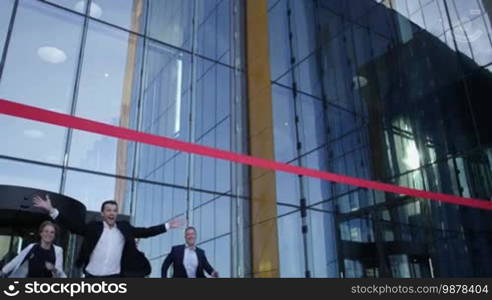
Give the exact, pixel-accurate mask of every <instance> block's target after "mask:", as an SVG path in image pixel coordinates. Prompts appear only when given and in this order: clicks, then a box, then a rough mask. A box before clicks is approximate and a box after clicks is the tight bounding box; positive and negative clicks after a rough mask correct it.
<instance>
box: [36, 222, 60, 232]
mask: <svg viewBox="0 0 492 300" xmlns="http://www.w3.org/2000/svg"><path fill="white" fill-rule="evenodd" d="M46 226H51V227H53V229H55V235H56V234H58V225H56V224H55V223H53V222H51V221H49V220H48V221H44V222H43V223H41V225H39V230H38V233H41V232H42V231H43V230H44V228H45V227H46Z"/></svg>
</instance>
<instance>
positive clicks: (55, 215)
mask: <svg viewBox="0 0 492 300" xmlns="http://www.w3.org/2000/svg"><path fill="white" fill-rule="evenodd" d="M33 205H34V207H37V208H41V209H43V210H44V211H46V212H47V213H48V214H49V215H50V217H51V218H52V219H53V220H54V221H56V222H57V223H59V224H60V225H61V226H63V227H66V228H67V229H68V230H70V231H71V232H73V233H76V234H79V235H85V232H86V226H85V224H82V223H79V222H74V220H72V219H70V218H68V217H66V216H65V214H64V213H63V212H60V211H59V210H58V209H56V208H55V207H53V204H52V203H51V199H50V196H49V195H48V194H47V195H46V198H45V199H43V198H41V197H40V196H38V195H36V196H34V198H33Z"/></svg>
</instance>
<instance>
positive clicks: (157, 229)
mask: <svg viewBox="0 0 492 300" xmlns="http://www.w3.org/2000/svg"><path fill="white" fill-rule="evenodd" d="M56 221H57V222H58V223H60V224H61V225H62V226H65V227H67V228H68V229H69V230H70V231H72V232H74V233H76V234H79V235H82V236H84V241H83V243H82V247H81V249H80V253H79V257H78V259H77V262H76V264H77V266H78V267H81V268H85V267H86V266H87V264H88V263H89V259H90V257H91V254H92V251H94V248H95V247H96V244H97V242H98V241H99V238H100V237H101V235H102V232H103V229H104V225H103V222H102V221H97V222H89V223H87V224H78V223H73V222H71V221H70V220H68V219H67V218H64V217H63V213H62V212H60V213H59V215H58V217H57V218H56ZM116 226H117V227H118V229H119V230H120V232H121V234H122V235H123V237H124V239H125V244H124V246H123V253H122V255H121V265H120V267H121V275H122V276H124V277H144V276H146V275H149V274H150V264H149V263H148V260H147V258H145V255H143V253H141V252H139V251H138V249H137V246H136V244H135V238H146V237H151V236H155V235H158V234H161V233H164V232H166V226H165V225H164V224H161V225H157V226H153V227H148V228H143V227H133V226H132V225H131V224H130V223H128V222H126V221H117V222H116ZM108 275H109V274H108Z"/></svg>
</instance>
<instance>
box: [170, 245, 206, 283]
mask: <svg viewBox="0 0 492 300" xmlns="http://www.w3.org/2000/svg"><path fill="white" fill-rule="evenodd" d="M184 251H185V245H179V246H174V247H173V248H172V249H171V252H170V253H169V255H168V256H167V257H166V259H165V260H164V262H163V263H162V268H161V272H162V278H166V277H167V269H168V268H169V266H170V265H171V264H173V269H174V275H173V277H175V278H187V277H188V275H186V269H185V267H184V264H183V258H184ZM196 256H197V258H198V267H197V268H196V277H198V278H200V277H202V278H203V277H205V273H204V272H203V271H204V270H205V271H206V272H207V273H208V274H212V272H213V271H214V269H213V268H212V266H210V264H209V263H208V260H207V257H206V256H205V251H203V249H200V248H198V247H196Z"/></svg>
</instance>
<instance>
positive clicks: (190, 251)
mask: <svg viewBox="0 0 492 300" xmlns="http://www.w3.org/2000/svg"><path fill="white" fill-rule="evenodd" d="M183 265H184V267H185V270H186V275H187V276H188V278H196V269H197V268H198V257H197V255H196V248H195V247H188V246H185V251H184V257H183Z"/></svg>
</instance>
